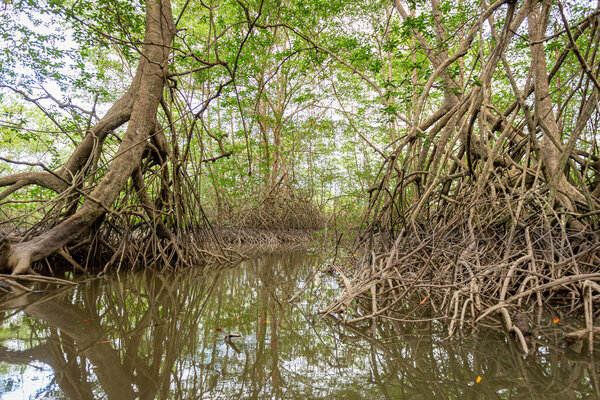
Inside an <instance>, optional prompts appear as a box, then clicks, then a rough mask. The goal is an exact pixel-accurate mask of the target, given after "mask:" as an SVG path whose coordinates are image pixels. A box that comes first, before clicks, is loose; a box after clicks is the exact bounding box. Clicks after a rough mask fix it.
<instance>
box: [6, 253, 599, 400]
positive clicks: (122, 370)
mask: <svg viewBox="0 0 600 400" xmlns="http://www.w3.org/2000/svg"><path fill="white" fill-rule="evenodd" d="M319 265H320V261H319V260H318V259H317V258H315V257H313V256H310V255H308V254H306V253H301V252H297V253H286V254H280V255H263V256H260V257H255V258H253V259H251V260H249V261H247V262H244V263H242V264H241V265H239V266H237V267H234V268H230V269H225V270H220V271H199V270H186V271H182V272H179V273H172V274H157V273H151V272H138V273H123V274H120V275H115V276H112V277H111V278H109V279H104V280H95V281H90V282H87V283H85V284H82V285H79V286H78V287H76V288H75V289H72V288H66V289H65V288H62V289H57V288H51V287H49V286H38V287H36V289H38V290H39V292H37V293H23V294H20V295H18V296H15V295H14V294H13V295H10V296H5V297H3V298H0V312H1V313H2V314H1V316H0V318H1V320H2V322H1V324H0V345H1V346H0V393H2V398H15V399H20V398H47V397H50V398H72V399H96V398H110V399H133V398H142V399H154V398H162V399H179V398H185V399H218V398H222V399H234V398H251V399H267V398H268V399H279V398H285V399H287V398H296V399H304V398H326V397H327V398H343V399H346V400H349V399H354V398H357V399H358V398H384V399H385V398H389V399H396V398H406V399H408V398H410V399H420V398H422V399H432V398H440V399H446V398H486V399H488V398H532V397H535V398H555V399H565V398H596V396H597V394H598V391H599V388H598V386H597V385H598V384H597V382H598V380H597V377H596V374H597V371H596V368H597V367H596V365H598V364H597V362H598V360H597V359H596V360H594V359H589V358H586V357H582V356H579V355H578V354H576V353H565V354H562V353H561V350H560V349H559V348H558V347H554V346H553V345H551V344H544V343H541V344H538V347H537V352H536V354H535V355H533V356H529V357H527V358H524V357H523V356H522V355H521V354H520V353H519V352H518V350H517V349H516V348H515V347H514V346H512V345H511V343H510V341H507V339H506V335H505V334H504V332H501V331H496V330H494V329H487V330H482V331H481V332H479V333H478V334H476V335H473V336H470V337H468V338H464V339H461V340H459V339H452V340H450V339H445V338H444V332H445V329H444V327H443V326H442V324H441V323H438V322H427V323H403V322H400V321H392V322H386V323H378V324H366V325H364V326H363V327H362V328H345V327H343V326H342V325H339V324H338V323H337V322H336V321H332V320H331V319H323V318H321V317H320V316H318V315H317V311H318V310H319V309H321V308H323V306H324V305H325V304H326V303H327V301H328V300H330V299H332V298H333V297H335V296H336V295H337V294H338V292H339V288H338V286H337V283H336V282H335V281H334V280H333V279H332V278H325V277H323V278H322V279H321V280H309V281H306V279H307V277H308V276H311V275H312V272H313V271H314V268H319ZM306 282H308V283H306ZM305 284H306V288H305V290H304V291H302V292H301V293H300V292H299V290H300V289H301V288H303V287H304V286H305ZM294 296H295V299H296V301H295V302H293V303H289V302H287V301H286V300H287V299H290V298H292V297H294ZM238 334H239V335H240V336H239V337H237V335H238ZM595 363H596V364H595ZM478 377H481V379H480V381H479V382H477V381H478Z"/></svg>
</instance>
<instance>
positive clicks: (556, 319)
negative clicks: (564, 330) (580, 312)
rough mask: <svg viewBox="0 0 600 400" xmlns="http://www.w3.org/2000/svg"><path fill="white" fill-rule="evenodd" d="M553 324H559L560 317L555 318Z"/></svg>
mask: <svg viewBox="0 0 600 400" xmlns="http://www.w3.org/2000/svg"><path fill="white" fill-rule="evenodd" d="M552 322H554V323H555V324H558V323H559V322H560V319H559V318H558V317H554V319H553V320H552Z"/></svg>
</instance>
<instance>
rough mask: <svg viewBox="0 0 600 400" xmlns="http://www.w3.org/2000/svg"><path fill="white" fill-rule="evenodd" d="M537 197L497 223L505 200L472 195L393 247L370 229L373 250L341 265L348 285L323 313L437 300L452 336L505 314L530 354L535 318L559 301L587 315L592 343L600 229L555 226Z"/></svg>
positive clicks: (397, 311) (368, 314)
mask: <svg viewBox="0 0 600 400" xmlns="http://www.w3.org/2000/svg"><path fill="white" fill-rule="evenodd" d="M534 200H535V199H533V198H530V199H529V201H526V202H525V207H526V208H528V209H529V213H528V215H529V216H528V218H527V221H526V222H527V223H523V221H520V222H521V223H519V221H516V223H515V224H513V225H508V226H506V225H501V224H498V220H496V219H494V218H493V215H495V214H496V213H501V211H502V208H503V207H500V206H499V204H500V203H499V202H498V203H495V204H494V203H489V202H487V203H481V202H479V203H478V202H471V203H467V202H465V203H462V204H460V205H457V204H454V205H453V208H454V210H453V211H452V213H453V214H452V215H454V218H452V219H449V220H443V222H441V221H442V220H440V219H438V222H437V223H432V224H431V225H425V224H414V225H412V226H410V227H407V228H406V229H403V230H402V231H401V232H400V233H399V234H398V235H397V239H396V240H395V242H394V243H393V245H391V246H389V245H388V246H387V248H386V243H388V242H387V240H384V241H382V242H379V241H378V235H375V234H371V235H370V237H369V236H368V237H366V238H365V240H366V241H367V242H368V245H367V246H368V249H369V251H367V252H365V253H364V255H363V256H362V258H360V259H359V260H358V259H357V261H356V262H355V263H354V267H352V268H349V269H346V270H344V271H342V270H341V269H339V268H337V267H334V269H336V272H337V273H338V274H339V277H340V281H341V282H342V283H343V286H344V292H343V293H342V294H341V296H340V297H339V298H338V299H337V300H336V301H334V302H333V303H331V304H330V305H329V306H328V307H326V308H325V309H324V310H323V312H324V313H326V314H332V315H335V314H338V315H343V320H344V321H345V322H346V323H348V324H355V323H359V322H361V321H365V320H372V319H375V318H388V319H392V320H397V319H400V320H407V319H408V320H410V319H415V318H416V317H415V311H416V310H417V309H418V308H422V307H430V309H431V313H432V314H431V317H432V318H434V319H442V320H445V321H446V322H447V328H448V332H449V334H450V335H453V334H455V333H457V332H460V331H463V330H465V329H467V328H472V327H473V326H476V325H477V323H479V322H481V321H483V320H485V319H488V318H496V317H500V318H501V320H502V322H503V324H504V326H505V327H506V329H507V330H508V331H509V332H511V334H513V335H514V336H515V338H516V340H517V341H518V342H519V343H520V346H521V349H522V350H523V351H524V352H528V344H527V343H528V335H529V334H530V325H529V323H530V321H531V320H533V319H534V318H531V317H530V316H531V315H538V312H539V315H541V310H542V309H547V308H548V307H559V306H560V308H561V309H562V311H561V312H566V313H572V314H582V315H584V316H585V328H586V335H587V334H588V333H589V339H590V340H589V350H590V351H592V349H593V347H592V346H593V338H592V335H593V331H594V329H593V320H594V306H595V305H597V302H598V300H600V285H599V281H600V269H599V268H598V267H599V266H600V234H599V233H598V232H597V231H592V230H587V231H586V230H583V231H582V230H579V231H576V230H572V229H566V228H564V227H560V226H556V224H551V222H550V221H549V220H548V219H547V218H545V217H544V216H543V215H544V214H543V213H541V212H538V213H537V214H536V213H535V211H536V209H535V208H536V207H535V205H536V201H534ZM503 204H509V205H510V202H507V203H503ZM459 209H462V210H463V211H462V212H459V211H458V210H459ZM537 211H541V210H537ZM534 215H537V216H536V217H534ZM439 216H441V213H440V214H439V215H438V217H439ZM433 220H434V221H435V218H434V219H433ZM484 222H485V223H484ZM407 303H410V304H411V306H407Z"/></svg>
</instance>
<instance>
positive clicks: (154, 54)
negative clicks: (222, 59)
mask: <svg viewBox="0 0 600 400" xmlns="http://www.w3.org/2000/svg"><path fill="white" fill-rule="evenodd" d="M174 35H175V24H174V22H173V17H172V14H171V5H170V2H169V1H168V0H161V1H159V0H149V1H148V2H147V9H146V34H145V40H144V43H145V44H144V46H143V48H142V54H141V57H140V60H139V64H138V69H137V73H136V76H135V78H134V80H133V83H132V86H131V88H130V90H129V91H128V92H127V94H126V95H125V96H123V98H121V99H120V100H119V101H118V102H117V103H116V104H115V106H118V107H113V108H111V110H110V111H109V112H108V113H107V116H108V115H110V116H111V118H110V121H106V119H105V118H103V119H102V120H101V121H100V123H99V124H97V125H96V127H95V129H93V131H94V132H95V133H96V135H106V132H107V129H106V128H107V127H108V125H111V126H114V125H117V124H118V125H120V124H122V123H123V122H125V121H126V120H127V117H128V114H129V112H128V108H129V107H128V105H129V104H128V101H129V100H131V101H132V103H133V104H132V107H131V112H130V116H129V125H128V127H127V130H126V132H125V135H124V137H123V140H122V142H121V144H120V146H119V149H118V151H117V154H116V156H115V158H114V161H113V162H112V164H111V166H110V170H109V171H108V172H107V173H106V175H105V176H104V177H103V179H102V181H101V182H100V183H99V184H98V186H97V187H96V189H94V191H93V192H92V193H91V194H90V195H89V196H88V197H87V198H86V200H85V201H84V203H83V205H82V206H81V208H80V209H79V210H78V211H77V212H76V213H75V214H73V215H72V216H71V217H69V218H68V219H66V220H64V221H63V222H62V223H60V224H58V225H57V226H55V227H54V228H52V229H50V230H49V231H47V232H45V233H43V234H41V235H40V236H38V237H36V238H33V239H31V240H29V241H27V242H23V243H18V244H16V245H14V246H12V249H11V251H10V254H9V255H8V257H6V260H7V261H5V263H7V264H8V265H0V268H2V267H7V266H8V268H10V269H11V270H12V273H13V274H20V273H24V272H27V271H28V270H30V266H31V263H32V262H35V261H39V260H42V259H44V258H46V257H48V256H49V255H51V254H53V253H55V252H56V251H58V250H60V249H62V248H63V246H65V245H66V244H68V243H69V242H71V241H73V240H74V239H76V238H77V237H78V236H79V235H81V234H82V233H83V232H85V231H86V230H87V229H88V228H89V227H90V226H91V225H92V224H93V223H94V222H95V221H96V220H98V219H99V218H100V217H101V216H103V215H104V214H106V213H107V212H110V207H111V206H112V204H113V203H114V201H115V200H116V199H117V196H118V195H119V193H120V192H121V190H122V189H123V188H124V187H125V184H126V183H127V180H128V179H129V178H130V177H131V175H132V173H133V172H134V171H135V170H136V168H139V166H140V162H141V158H142V153H143V151H144V149H145V148H146V142H147V140H148V139H149V135H150V132H152V130H153V129H154V126H155V125H154V123H155V121H156V112H157V109H158V104H159V102H160V99H161V98H162V91H163V86H164V83H165V77H166V73H167V70H166V68H167V62H168V56H169V49H170V45H171V41H172V40H173V37H174ZM109 122H111V123H109ZM98 125H101V126H100V127H98ZM118 125H117V126H118ZM96 135H92V134H88V135H86V137H85V138H84V140H83V142H82V145H80V146H79V147H78V148H77V150H76V151H75V153H74V154H73V156H72V157H71V158H70V159H69V161H68V162H67V165H66V166H65V168H66V169H70V168H76V166H78V167H80V166H81V165H83V164H85V161H82V160H87V156H89V154H90V153H91V149H92V148H93V147H94V143H93V142H94V136H96ZM86 155H87V156H86ZM69 167H70V168H69ZM0 261H1V260H0Z"/></svg>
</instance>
